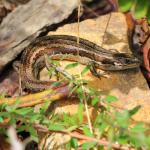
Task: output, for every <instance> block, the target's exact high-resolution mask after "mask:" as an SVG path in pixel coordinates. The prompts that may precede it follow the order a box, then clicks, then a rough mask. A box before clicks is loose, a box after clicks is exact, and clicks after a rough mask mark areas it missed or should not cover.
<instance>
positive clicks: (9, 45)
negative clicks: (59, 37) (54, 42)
mask: <svg viewBox="0 0 150 150" xmlns="http://www.w3.org/2000/svg"><path fill="white" fill-rule="evenodd" d="M68 3H69V5H68ZM76 7H77V0H74V1H70V0H48V1H47V0H46V1H45V0H32V1H30V2H28V3H27V4H26V5H20V6H18V7H17V8H16V9H15V10H14V11H13V12H12V13H10V14H9V15H8V16H7V17H6V18H5V19H4V20H3V22H2V24H1V25H0V56H1V60H0V72H1V71H2V70H3V68H4V67H5V66H6V65H7V64H8V63H10V62H11V61H12V60H13V59H15V58H16V57H17V56H18V54H20V52H21V51H22V50H23V49H24V48H25V47H26V46H27V45H28V44H29V43H30V42H31V41H32V40H34V39H35V38H36V37H37V36H39V35H40V33H41V32H45V30H44V29H47V28H48V27H50V26H51V25H52V24H53V25H54V24H58V23H60V22H62V21H63V20H65V19H66V18H68V16H69V15H70V14H71V13H72V12H73V10H74V9H75V8H76ZM64 8H65V9H64ZM44 27H45V28H44ZM43 30H44V31H43Z"/></svg>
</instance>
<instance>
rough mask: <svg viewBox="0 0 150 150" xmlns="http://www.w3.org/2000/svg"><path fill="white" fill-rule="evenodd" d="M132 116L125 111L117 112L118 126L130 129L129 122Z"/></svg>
mask: <svg viewBox="0 0 150 150" xmlns="http://www.w3.org/2000/svg"><path fill="white" fill-rule="evenodd" d="M129 118H130V115H129V112H128V111H126V110H125V111H123V112H117V114H116V121H117V124H118V126H120V127H122V128H127V127H128V121H129Z"/></svg>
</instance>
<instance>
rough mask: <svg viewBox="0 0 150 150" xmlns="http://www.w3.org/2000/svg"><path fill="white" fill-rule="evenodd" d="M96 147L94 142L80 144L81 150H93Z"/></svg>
mask: <svg viewBox="0 0 150 150" xmlns="http://www.w3.org/2000/svg"><path fill="white" fill-rule="evenodd" d="M95 145H96V142H87V143H83V144H82V149H85V150H87V149H90V148H93V147H94V146H95Z"/></svg>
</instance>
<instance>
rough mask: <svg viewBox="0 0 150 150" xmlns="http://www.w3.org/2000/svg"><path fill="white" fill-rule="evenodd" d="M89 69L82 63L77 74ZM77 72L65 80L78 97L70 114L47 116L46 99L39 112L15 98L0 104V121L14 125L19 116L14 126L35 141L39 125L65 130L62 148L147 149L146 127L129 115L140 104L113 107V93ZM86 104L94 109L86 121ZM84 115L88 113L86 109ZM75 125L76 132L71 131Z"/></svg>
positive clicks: (48, 130)
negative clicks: (95, 86) (104, 91)
mask: <svg viewBox="0 0 150 150" xmlns="http://www.w3.org/2000/svg"><path fill="white" fill-rule="evenodd" d="M51 63H52V62H51ZM53 64H54V66H55V67H56V64H57V65H59V63H58V62H57V63H56V62H53ZM77 65H78V64H77V63H72V64H69V65H67V66H66V67H65V68H66V70H67V69H70V68H75V67H76V66H77ZM89 69H90V66H87V67H85V68H84V69H83V70H82V72H81V76H83V75H85V73H86V72H87V71H88V70H89ZM52 70H53V71H52ZM52 70H49V74H50V75H51V74H52V73H54V70H55V69H54V68H52ZM55 71H56V70H55ZM81 76H80V75H75V76H73V77H72V79H70V81H69V86H70V87H73V88H72V91H71V93H70V94H72V93H76V94H77V96H78V98H79V100H80V104H79V107H78V111H77V113H76V114H74V115H72V116H71V115H69V114H66V113H64V114H63V115H58V114H54V113H53V111H52V112H50V114H49V115H50V116H51V119H49V118H48V117H46V116H45V112H46V110H47V108H48V106H49V104H50V102H49V101H48V100H46V102H45V104H43V106H42V107H41V109H40V111H39V112H35V111H34V110H33V108H18V106H19V100H17V101H16V103H15V104H14V105H12V106H7V105H1V106H0V122H1V123H2V122H3V121H4V120H6V119H7V120H9V121H8V124H9V125H11V126H15V127H16V125H17V122H18V120H20V121H21V125H20V126H19V128H18V127H17V128H16V130H17V132H18V133H19V132H21V131H27V132H29V133H30V136H31V137H32V139H33V140H35V141H36V142H37V141H38V140H39V139H38V134H37V131H38V130H40V129H41V128H42V129H43V131H44V130H45V132H50V131H51V132H56V131H57V132H60V133H63V134H69V135H70V136H71V139H70V141H69V142H68V143H66V149H71V148H74V149H78V148H82V149H89V148H93V147H94V148H97V149H103V148H104V146H107V147H109V149H111V148H119V149H125V148H130V147H134V148H136V149H138V148H144V149H149V148H150V136H148V135H147V134H146V132H148V128H147V127H146V126H145V125H144V124H143V123H134V124H133V120H132V118H131V117H132V116H133V115H134V114H135V113H136V112H137V111H138V110H139V109H140V106H137V107H135V108H133V109H132V110H120V111H118V110H116V109H115V108H114V107H112V102H115V101H117V98H116V97H114V96H111V95H107V96H106V95H103V94H102V93H101V92H100V91H97V90H95V89H93V88H90V87H87V85H86V83H87V81H83V80H81ZM62 80H63V79H62ZM59 82H60V81H59ZM56 83H57V82H56ZM56 83H55V84H56ZM83 83H84V84H83ZM72 85H73V86H72ZM87 104H88V105H87ZM86 105H87V106H88V107H93V108H94V110H95V111H96V113H97V115H96V116H95V117H93V118H90V120H89V121H90V122H88V124H87V123H85V121H83V120H84V119H83V112H85V111H88V110H86V107H85V106H86ZM86 115H87V117H88V113H86ZM91 119H92V121H91ZM39 127H40V128H39ZM77 129H78V130H80V132H79V133H78V134H75V133H74V132H75V131H77ZM0 131H1V133H6V131H5V128H1V129H0ZM77 135H78V136H77ZM79 139H84V140H85V143H83V144H79V142H78V141H79Z"/></svg>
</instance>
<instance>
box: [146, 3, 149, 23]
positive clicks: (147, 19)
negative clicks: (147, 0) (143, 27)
mask: <svg viewBox="0 0 150 150" xmlns="http://www.w3.org/2000/svg"><path fill="white" fill-rule="evenodd" d="M146 16H147V20H148V23H149V24H150V4H149V9H148V12H147V15H146Z"/></svg>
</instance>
